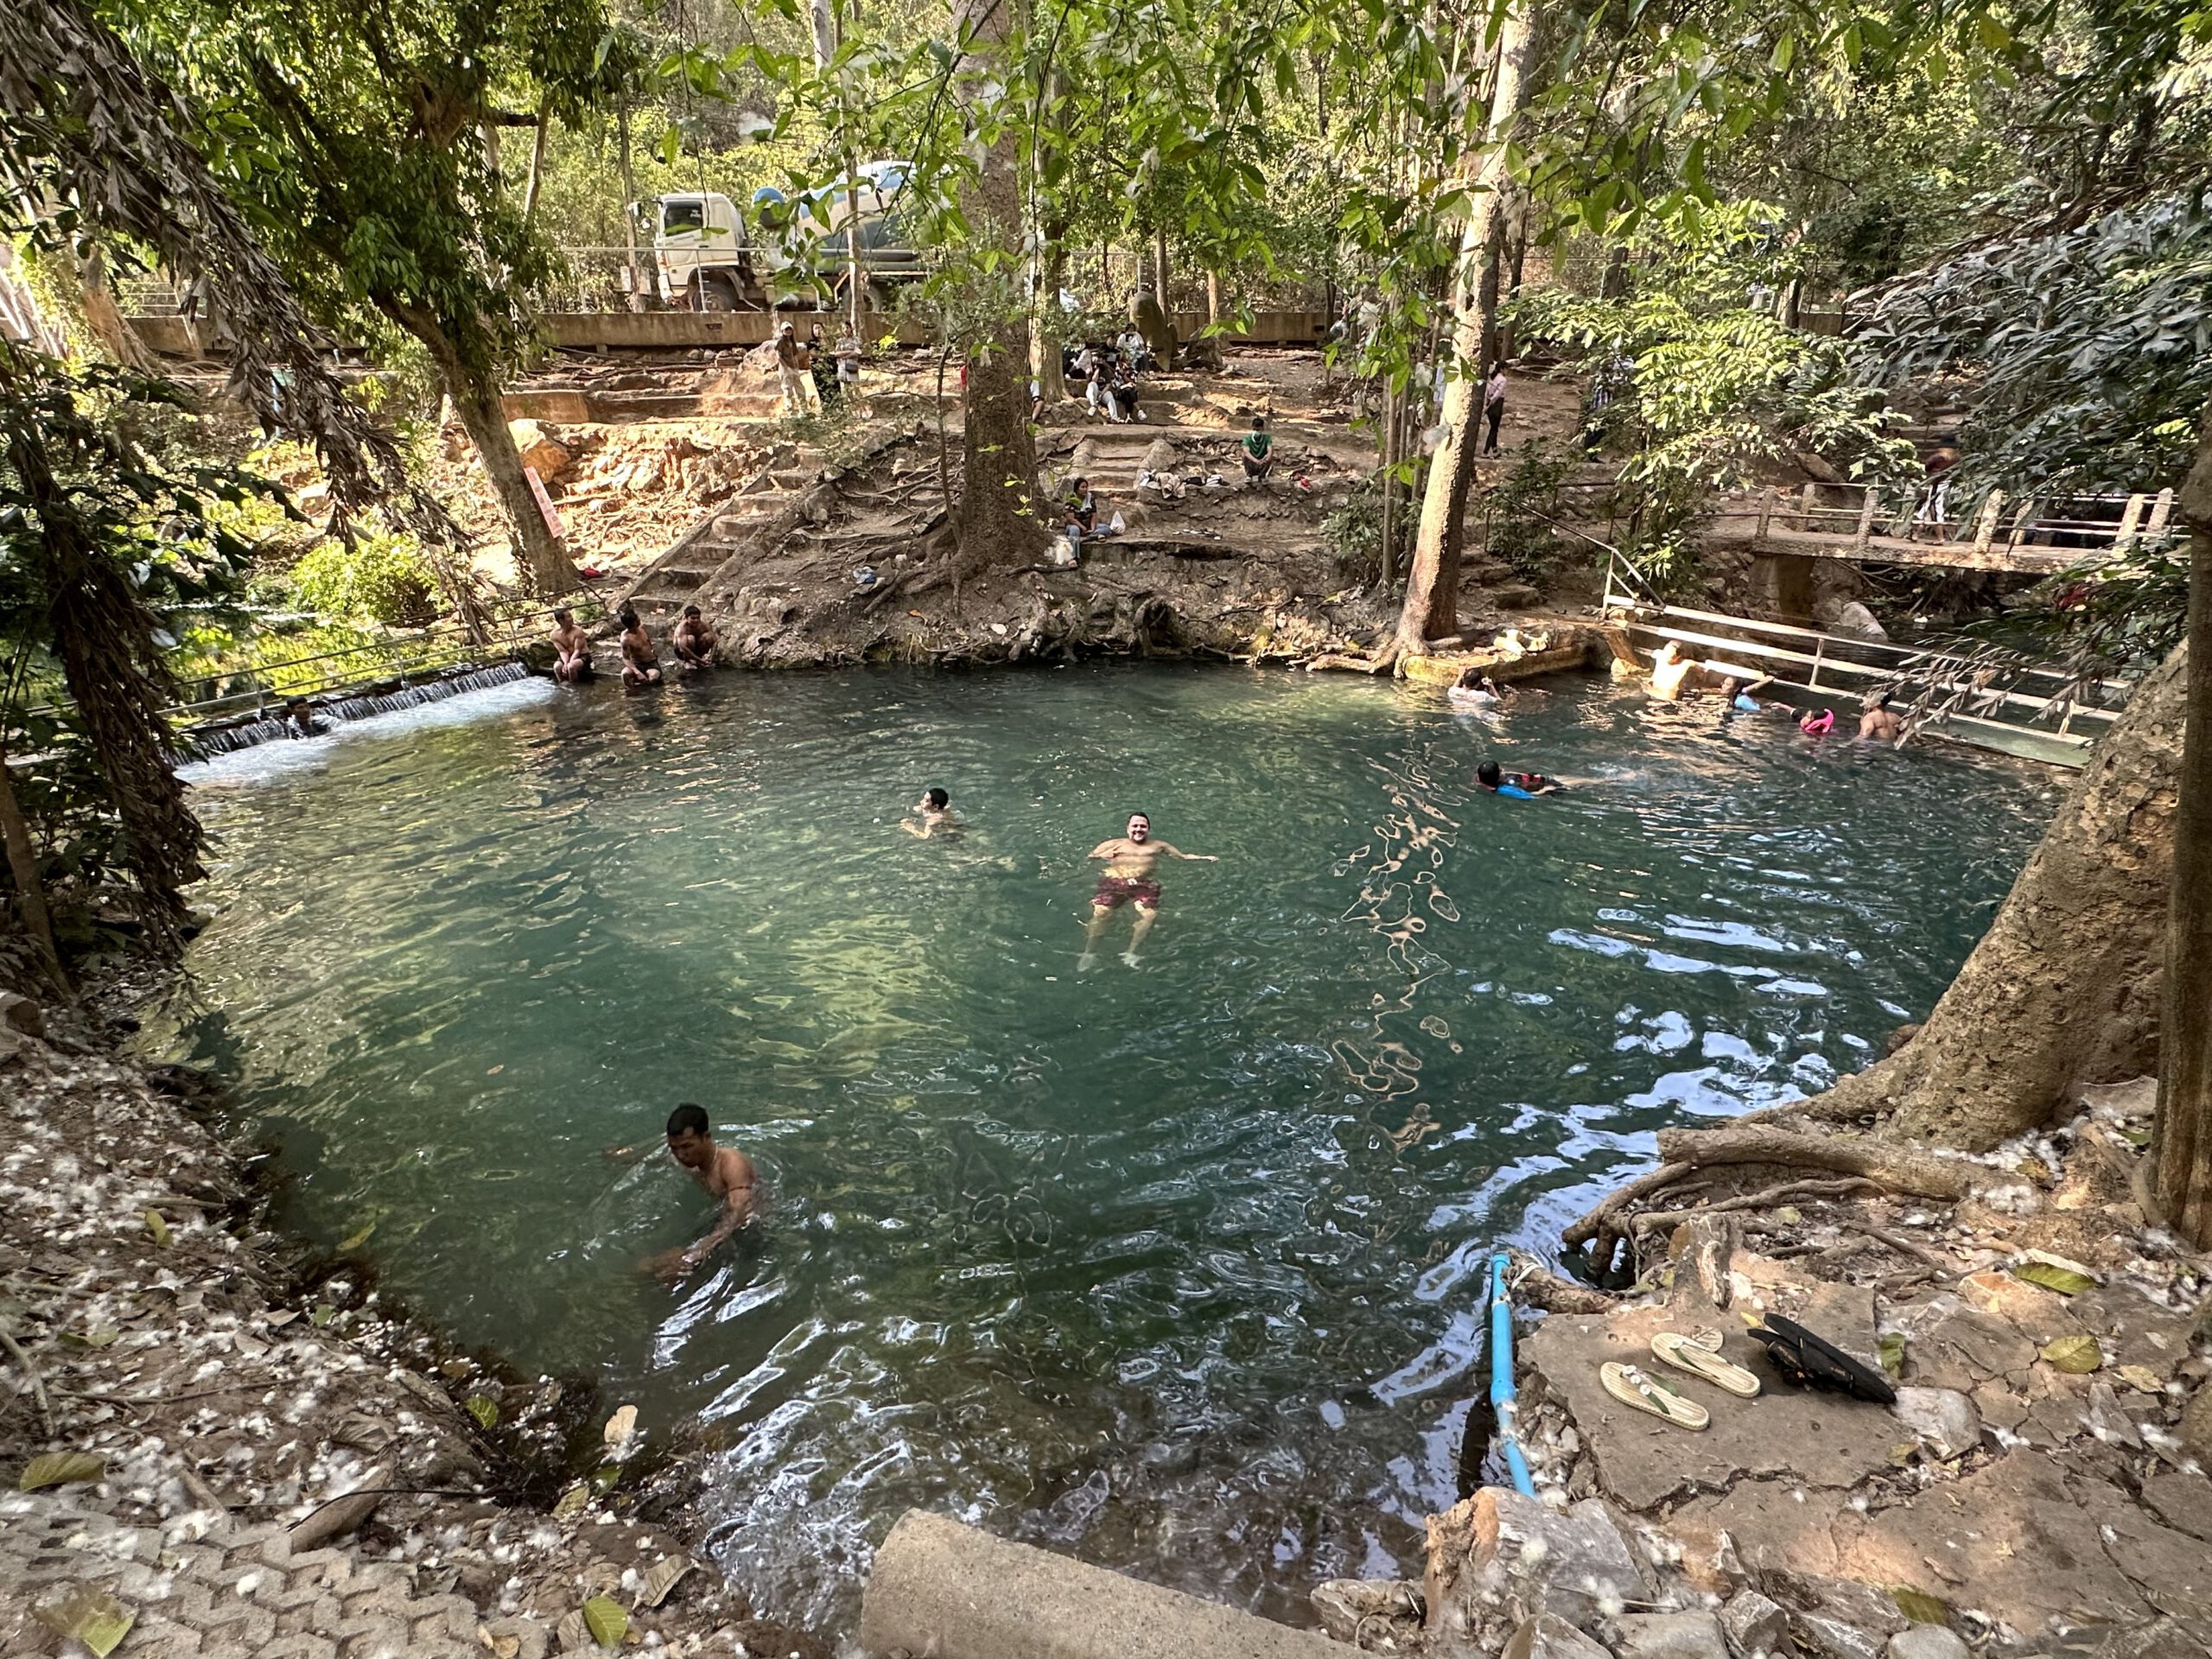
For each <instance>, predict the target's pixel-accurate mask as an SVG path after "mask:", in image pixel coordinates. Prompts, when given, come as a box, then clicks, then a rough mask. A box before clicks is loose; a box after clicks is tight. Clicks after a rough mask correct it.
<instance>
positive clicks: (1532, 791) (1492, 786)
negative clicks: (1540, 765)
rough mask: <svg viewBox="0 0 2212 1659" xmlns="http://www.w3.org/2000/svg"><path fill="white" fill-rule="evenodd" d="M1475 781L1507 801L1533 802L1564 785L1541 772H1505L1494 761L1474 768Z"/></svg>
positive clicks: (1486, 761) (1488, 761) (1553, 793)
mask: <svg viewBox="0 0 2212 1659" xmlns="http://www.w3.org/2000/svg"><path fill="white" fill-rule="evenodd" d="M1475 781H1476V782H1477V783H1478V784H1480V785H1482V786H1483V787H1484V789H1486V790H1488V791H1490V792H1491V794H1493V795H1502V796H1503V797H1504V798H1506V799H1507V800H1509V801H1533V800H1535V798H1536V797H1537V796H1539V795H1555V794H1557V793H1558V792H1559V791H1560V790H1562V789H1564V788H1565V787H1566V785H1564V784H1562V783H1560V780H1559V779H1556V778H1547V777H1545V776H1544V774H1543V773H1542V772H1506V771H1503V770H1502V769H1501V768H1500V767H1499V766H1498V764H1497V761H1495V760H1485V761H1484V762H1483V763H1482V765H1480V766H1477V767H1476V768H1475Z"/></svg>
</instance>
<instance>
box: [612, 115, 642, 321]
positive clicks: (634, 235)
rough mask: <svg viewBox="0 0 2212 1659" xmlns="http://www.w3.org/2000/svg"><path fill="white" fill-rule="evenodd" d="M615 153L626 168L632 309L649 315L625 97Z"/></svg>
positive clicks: (626, 237) (625, 207)
mask: <svg viewBox="0 0 2212 1659" xmlns="http://www.w3.org/2000/svg"><path fill="white" fill-rule="evenodd" d="M614 140H615V149H616V151H617V154H618V156H619V157H620V162H621V166H622V245H623V247H624V248H625V250H626V251H627V252H628V255H629V260H630V308H631V309H632V311H645V310H650V309H651V306H650V305H649V304H648V303H647V301H646V289H645V273H644V272H643V271H642V270H639V267H638V181H637V180H636V179H635V178H634V177H632V174H631V168H630V102H629V99H627V97H624V98H623V99H621V100H620V102H618V103H617V104H616V105H615V106H614Z"/></svg>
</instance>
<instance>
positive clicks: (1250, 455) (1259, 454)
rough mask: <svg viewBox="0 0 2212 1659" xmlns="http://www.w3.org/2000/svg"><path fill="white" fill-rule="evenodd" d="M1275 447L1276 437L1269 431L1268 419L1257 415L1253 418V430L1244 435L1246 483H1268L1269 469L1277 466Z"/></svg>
mask: <svg viewBox="0 0 2212 1659" xmlns="http://www.w3.org/2000/svg"><path fill="white" fill-rule="evenodd" d="M1274 447H1275V441H1274V435H1272V434H1271V433H1269V432H1268V417H1267V416H1264V415H1255V416H1253V417H1252V429H1251V430H1250V431H1249V432H1247V433H1246V434H1245V435H1244V454H1243V457H1242V459H1243V462H1244V481H1245V482H1246V483H1248V484H1264V483H1266V482H1267V481H1268V468H1269V467H1273V466H1274V464H1275V458H1274Z"/></svg>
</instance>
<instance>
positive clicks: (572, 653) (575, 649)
mask: <svg viewBox="0 0 2212 1659" xmlns="http://www.w3.org/2000/svg"><path fill="white" fill-rule="evenodd" d="M553 649H554V651H555V652H556V658H555V661H554V664H553V677H554V678H555V679H556V680H565V681H567V682H568V683H569V684H571V685H580V684H582V683H583V682H584V681H586V680H588V679H589V678H591V677H592V666H591V636H590V635H589V634H588V633H586V632H584V631H583V630H582V628H580V627H578V626H576V613H575V612H574V611H572V610H570V609H569V608H568V607H566V606H563V607H561V608H560V609H559V610H557V611H556V612H554V613H553Z"/></svg>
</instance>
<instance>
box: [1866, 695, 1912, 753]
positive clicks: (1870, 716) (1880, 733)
mask: <svg viewBox="0 0 2212 1659" xmlns="http://www.w3.org/2000/svg"><path fill="white" fill-rule="evenodd" d="M1859 736H1861V737H1863V738H1867V739H1869V740H1871V741H1874V742H1877V743H1891V744H1894V743H1896V742H1897V741H1900V740H1901V739H1902V738H1903V737H1904V721H1902V720H1900V719H1898V718H1897V710H1896V709H1892V708H1891V707H1890V694H1889V693H1888V692H1886V691H1876V692H1872V693H1871V694H1870V695H1869V696H1867V698H1866V704H1865V706H1864V707H1862V708H1861V709H1860V710H1859Z"/></svg>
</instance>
